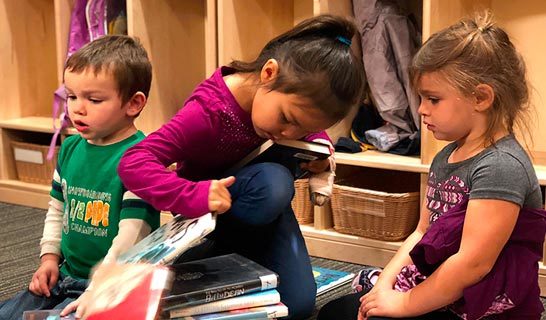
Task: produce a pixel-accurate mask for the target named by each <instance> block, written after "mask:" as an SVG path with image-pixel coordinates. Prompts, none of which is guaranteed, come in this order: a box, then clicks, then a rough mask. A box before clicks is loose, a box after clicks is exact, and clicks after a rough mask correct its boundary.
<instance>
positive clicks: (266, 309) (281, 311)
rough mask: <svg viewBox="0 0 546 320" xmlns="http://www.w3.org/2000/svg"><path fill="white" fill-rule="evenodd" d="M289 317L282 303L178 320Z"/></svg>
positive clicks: (239, 319) (240, 319)
mask: <svg viewBox="0 0 546 320" xmlns="http://www.w3.org/2000/svg"><path fill="white" fill-rule="evenodd" d="M286 316H288V307H287V306H285V305H284V304H283V303H282V302H279V303H277V304H274V305H270V306H261V307H254V308H246V309H238V310H231V311H226V312H218V313H209V314H202V315H197V316H191V317H184V318H176V319H184V320H213V319H214V320H228V319H229V320H235V319H237V320H242V319H254V320H256V319H276V318H282V317H286Z"/></svg>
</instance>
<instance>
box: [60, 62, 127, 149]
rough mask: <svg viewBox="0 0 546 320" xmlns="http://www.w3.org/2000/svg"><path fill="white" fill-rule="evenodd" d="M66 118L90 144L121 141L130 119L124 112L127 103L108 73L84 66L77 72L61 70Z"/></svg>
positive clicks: (125, 136)
mask: <svg viewBox="0 0 546 320" xmlns="http://www.w3.org/2000/svg"><path fill="white" fill-rule="evenodd" d="M64 85H65V87H66V93H67V104H68V113H69V117H70V120H72V123H73V124H74V127H75V128H76V130H78V132H79V133H80V134H81V136H82V137H83V138H84V139H86V140H88V141H89V143H91V144H96V145H107V144H112V143H115V142H118V141H121V140H123V139H125V138H127V137H128V136H130V135H131V134H132V133H134V132H131V133H130V134H129V132H130V131H131V129H132V128H134V125H133V118H132V117H129V116H128V114H127V109H128V105H129V103H126V104H125V105H122V101H121V97H120V95H119V91H118V88H117V84H116V82H115V81H114V78H113V77H112V75H111V73H110V72H108V71H105V70H102V71H101V72H100V73H98V74H97V75H95V73H94V70H93V69H91V68H88V69H86V70H84V71H83V72H80V73H74V72H71V71H68V70H65V73H64Z"/></svg>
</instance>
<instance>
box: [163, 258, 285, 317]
mask: <svg viewBox="0 0 546 320" xmlns="http://www.w3.org/2000/svg"><path fill="white" fill-rule="evenodd" d="M172 270H173V271H174V274H175V279H174V282H173V286H172V290H171V292H170V294H169V295H167V296H166V297H165V298H164V300H165V306H164V308H163V310H165V311H167V310H172V309H177V308H181V307H186V306H190V305H196V304H201V303H208V302H212V301H216V300H222V299H227V298H232V297H236V296H241V295H244V294H247V293H251V292H257V291H265V290H269V289H274V288H276V287H277V283H278V280H279V276H278V275H277V274H276V273H275V272H273V271H271V270H269V269H267V268H265V267H263V266H261V265H259V264H258V263H256V262H254V261H252V260H250V259H247V258H245V257H243V256H241V255H238V254H235V253H232V254H227V255H223V256H217V257H211V258H206V259H201V260H195V261H190V262H185V263H181V264H175V265H172Z"/></svg>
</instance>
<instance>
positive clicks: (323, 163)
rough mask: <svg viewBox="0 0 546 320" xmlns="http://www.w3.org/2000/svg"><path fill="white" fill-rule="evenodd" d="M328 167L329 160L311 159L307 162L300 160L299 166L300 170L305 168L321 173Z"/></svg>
mask: <svg viewBox="0 0 546 320" xmlns="http://www.w3.org/2000/svg"><path fill="white" fill-rule="evenodd" d="M329 167H330V160H328V159H322V160H313V161H309V162H302V163H301V164H300V168H301V169H302V170H307V171H309V172H312V173H321V172H324V171H326V170H327V169H328V168H329Z"/></svg>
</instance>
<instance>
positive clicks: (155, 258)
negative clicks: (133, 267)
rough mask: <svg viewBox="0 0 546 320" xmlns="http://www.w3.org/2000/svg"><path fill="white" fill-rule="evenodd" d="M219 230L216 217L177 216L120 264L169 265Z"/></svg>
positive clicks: (134, 247) (128, 254)
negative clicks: (216, 229)
mask: <svg viewBox="0 0 546 320" xmlns="http://www.w3.org/2000/svg"><path fill="white" fill-rule="evenodd" d="M215 227H216V216H215V215H213V214H211V213H207V214H205V215H204V216H201V217H198V218H185V217H183V216H181V215H177V216H175V217H174V218H173V219H172V220H170V221H169V222H167V223H165V224H164V225H162V226H161V227H159V228H158V229H156V230H155V231H154V232H152V233H150V234H149V235H148V236H147V237H146V238H144V239H142V240H140V241H139V242H138V243H137V244H135V245H134V246H133V247H132V248H130V249H129V250H127V251H126V252H124V253H123V254H122V255H120V256H119V257H118V259H117V260H118V262H119V263H139V262H141V263H151V264H163V265H165V264H169V263H171V262H173V260H175V259H176V258H177V257H178V256H179V255H181V254H182V253H184V252H185V251H187V250H188V249H190V248H192V247H193V246H195V245H197V244H199V243H200V241H201V240H202V239H203V238H204V237H205V236H206V235H207V234H209V233H210V232H211V231H212V230H214V228H215Z"/></svg>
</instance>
